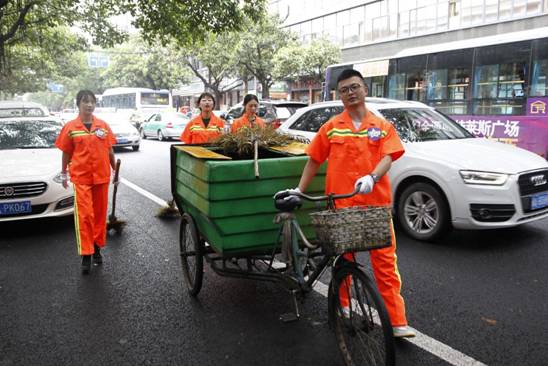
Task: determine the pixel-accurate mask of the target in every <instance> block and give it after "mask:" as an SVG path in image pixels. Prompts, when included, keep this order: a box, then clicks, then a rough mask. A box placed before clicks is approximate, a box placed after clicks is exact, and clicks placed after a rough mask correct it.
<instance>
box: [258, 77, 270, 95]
mask: <svg viewBox="0 0 548 366" xmlns="http://www.w3.org/2000/svg"><path fill="white" fill-rule="evenodd" d="M259 82H260V83H261V85H262V87H263V92H262V94H261V95H262V97H263V99H269V98H270V86H269V85H268V82H267V81H264V82H263V81H261V80H259Z"/></svg>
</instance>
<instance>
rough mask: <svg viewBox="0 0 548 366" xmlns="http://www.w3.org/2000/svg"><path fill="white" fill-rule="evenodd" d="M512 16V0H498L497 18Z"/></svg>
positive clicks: (502, 18)
mask: <svg viewBox="0 0 548 366" xmlns="http://www.w3.org/2000/svg"><path fill="white" fill-rule="evenodd" d="M511 16H512V0H499V20H504V19H509V18H510V17H511Z"/></svg>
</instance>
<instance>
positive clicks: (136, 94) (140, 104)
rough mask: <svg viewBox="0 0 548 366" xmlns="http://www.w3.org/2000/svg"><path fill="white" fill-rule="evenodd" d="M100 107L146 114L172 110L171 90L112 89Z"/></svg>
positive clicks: (104, 95)
mask: <svg viewBox="0 0 548 366" xmlns="http://www.w3.org/2000/svg"><path fill="white" fill-rule="evenodd" d="M98 106H99V107H103V108H116V109H136V110H138V111H142V112H144V113H147V112H151V113H152V112H157V111H161V110H165V109H170V108H171V106H172V99H171V93H170V92H169V90H166V89H162V90H153V89H148V88H111V89H106V90H105V91H104V92H103V94H102V95H101V97H100V101H99V103H98Z"/></svg>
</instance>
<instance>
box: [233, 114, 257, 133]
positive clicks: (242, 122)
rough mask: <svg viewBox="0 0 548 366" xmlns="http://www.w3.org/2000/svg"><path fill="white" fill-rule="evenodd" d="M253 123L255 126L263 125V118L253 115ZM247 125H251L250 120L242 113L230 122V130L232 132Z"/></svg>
mask: <svg viewBox="0 0 548 366" xmlns="http://www.w3.org/2000/svg"><path fill="white" fill-rule="evenodd" d="M253 123H254V125H256V126H260V127H264V126H265V123H264V120H263V119H262V118H260V117H255V122H253ZM249 126H251V122H250V121H249V118H248V117H247V115H246V114H244V115H243V116H241V117H240V118H238V119H236V120H234V122H232V127H231V131H232V133H234V132H236V131H238V130H239V129H240V128H242V127H249Z"/></svg>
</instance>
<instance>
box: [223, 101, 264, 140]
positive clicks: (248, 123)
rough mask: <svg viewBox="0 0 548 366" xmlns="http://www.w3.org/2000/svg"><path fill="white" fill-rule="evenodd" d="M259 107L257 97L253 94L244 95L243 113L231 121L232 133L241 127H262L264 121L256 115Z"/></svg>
mask: <svg viewBox="0 0 548 366" xmlns="http://www.w3.org/2000/svg"><path fill="white" fill-rule="evenodd" d="M258 108H259V99H258V98H257V96H256V95H254V94H247V95H246V96H245V97H244V114H243V115H242V116H241V117H240V118H238V119H236V120H234V122H232V128H231V130H232V133H234V132H236V131H238V130H239V129H240V128H242V127H253V126H260V127H264V126H265V123H264V121H263V120H262V119H261V118H260V117H258V116H257V109H258Z"/></svg>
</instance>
